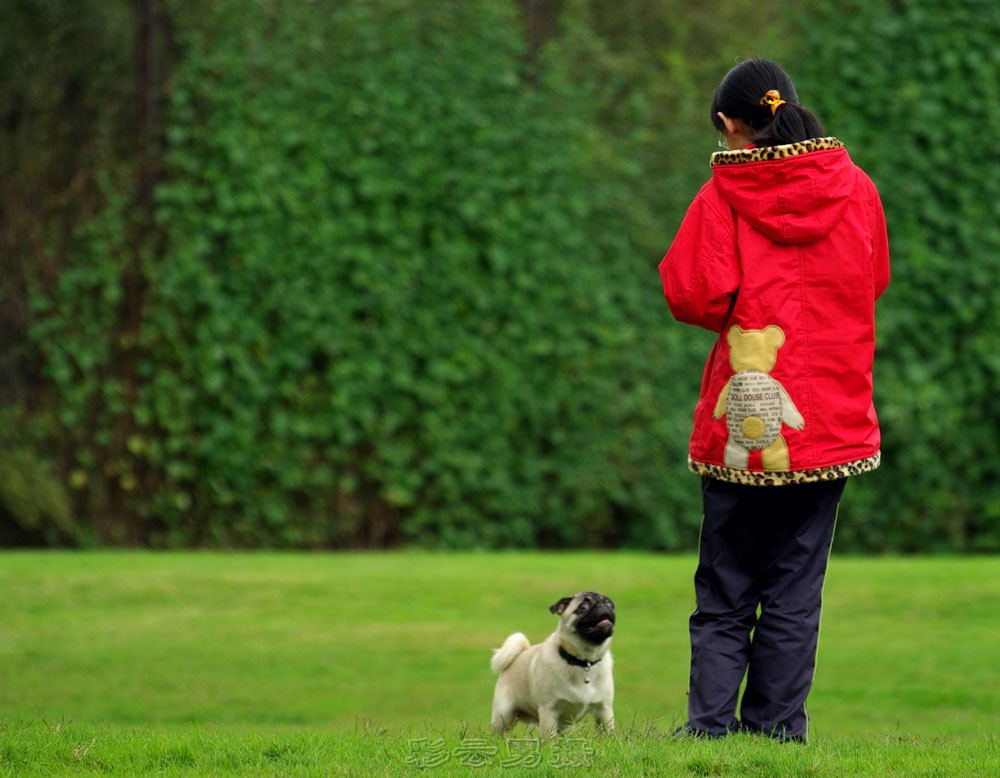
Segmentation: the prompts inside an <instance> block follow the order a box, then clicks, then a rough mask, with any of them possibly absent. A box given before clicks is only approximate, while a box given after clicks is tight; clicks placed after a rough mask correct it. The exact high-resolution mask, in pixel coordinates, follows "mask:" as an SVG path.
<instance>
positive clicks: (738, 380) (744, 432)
mask: <svg viewBox="0 0 1000 778" xmlns="http://www.w3.org/2000/svg"><path fill="white" fill-rule="evenodd" d="M726 342H727V343H728V344H729V362H730V364H731V365H732V368H733V370H734V371H735V374H734V375H733V377H732V378H730V379H729V380H728V381H727V382H726V385H725V386H723V387H722V391H721V392H720V393H719V399H718V401H717V402H716V404H715V410H714V411H713V413H712V415H713V417H714V418H716V419H721V418H722V417H723V416H725V417H726V426H727V427H728V430H729V437H728V439H727V441H726V450H725V463H726V466H727V467H732V468H736V469H740V470H746V469H747V468H748V466H749V462H750V452H751V451H760V452H761V466H762V467H763V469H764V470H768V471H776V472H777V471H786V470H788V469H789V457H788V445H787V444H786V443H785V439H784V437H782V435H781V425H782V424H783V423H784V424H787V425H788V426H789V427H791V428H792V429H796V430H800V429H803V428H804V427H805V420H804V419H803V418H802V414H801V413H799V410H798V408H796V407H795V403H794V402H792V398H791V397H789V396H788V392H787V391H785V388H784V387H783V386H782V385H781V384H780V383H778V381H776V380H775V379H774V378H772V377H771V376H770V375H769V374H770V372H771V370H772V369H773V368H774V363H775V362H776V361H777V358H778V349H779V348H781V346H782V345H783V344H784V342H785V333H784V332H783V331H782V330H781V328H780V327H778V326H776V325H773V324H772V325H769V326H767V327H765V328H764V329H762V330H744V329H742V328H741V327H739V326H733V327H730V329H729V332H728V333H727V334H726Z"/></svg>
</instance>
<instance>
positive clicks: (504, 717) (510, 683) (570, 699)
mask: <svg viewBox="0 0 1000 778" xmlns="http://www.w3.org/2000/svg"><path fill="white" fill-rule="evenodd" d="M549 610H550V611H551V612H552V613H555V614H557V615H558V616H559V625H558V627H557V628H556V631H555V632H553V633H552V634H551V635H549V637H548V638H547V639H546V640H545V641H544V642H543V643H538V644H536V645H531V643H530V642H529V641H528V638H526V637H525V636H524V635H523V634H522V633H520V632H515V633H514V634H513V635H511V636H510V637H509V638H507V640H505V641H504V644H503V646H501V647H500V648H499V649H496V650H495V651H494V653H493V659H492V661H491V662H490V668H491V669H492V670H493V672H495V673H499V674H500V678H499V679H498V680H497V685H496V689H495V690H494V693H493V718H492V725H493V729H494V731H496V732H506V731H507V730H509V729H510V728H511V727H513V726H514V724H515V723H516V722H517V721H518V720H521V721H528V722H532V723H535V724H537V725H538V729H539V732H540V733H541V735H542V736H543V737H551V736H553V735H556V734H558V733H559V732H560V731H562V730H563V729H565V728H566V727H567V726H569V725H570V724H572V723H574V722H576V721H578V720H579V719H581V718H583V717H584V716H585V715H586V714H587V713H592V714H593V716H594V718H595V719H596V721H597V723H598V725H599V726H601V727H603V728H604V729H605V730H607V731H609V732H610V731H611V730H613V729H614V712H613V708H612V706H613V703H614V696H615V684H614V679H613V678H612V675H611V669H612V659H611V634H612V633H613V632H614V629H615V604H614V603H613V602H611V600H610V599H608V598H607V597H605V596H604V595H603V594H600V593H598V592H580V593H579V594H576V595H574V596H572V597H563V598H562V599H561V600H559V602H557V603H555V604H554V605H552V606H551V607H550V608H549Z"/></svg>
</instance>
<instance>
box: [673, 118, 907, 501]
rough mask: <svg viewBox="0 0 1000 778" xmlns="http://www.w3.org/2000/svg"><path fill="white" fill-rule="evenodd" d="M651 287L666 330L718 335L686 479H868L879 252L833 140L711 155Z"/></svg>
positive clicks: (884, 246) (875, 448)
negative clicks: (668, 321)
mask: <svg viewBox="0 0 1000 778" xmlns="http://www.w3.org/2000/svg"><path fill="white" fill-rule="evenodd" d="M660 276H661V278H662V280H663V290H664V294H665V295H666V298H667V302H668V303H669V305H670V310H671V311H672V312H673V314H674V316H675V317H676V318H677V319H678V321H682V322H686V323H688V324H694V325H697V326H699V327H705V328H707V329H709V330H712V331H713V332H718V333H720V336H719V339H718V340H717V341H716V343H715V346H714V347H713V349H712V352H711V354H709V357H708V362H707V364H706V366H705V372H704V376H703V378H702V384H701V396H700V398H699V400H698V404H697V406H696V408H695V414H694V430H693V432H692V435H691V447H690V466H691V469H692V470H694V471H695V472H698V473H701V474H702V475H708V476H711V477H713V478H718V479H721V480H726V481H732V482H735V483H747V484H759V485H770V484H785V483H793V482H795V483H801V482H808V481H819V480H826V479H832V478H839V477H842V476H847V475H853V474H856V473H861V472H865V471H868V470H874V469H875V468H876V467H878V465H879V456H880V454H879V446H880V434H879V426H878V419H877V418H876V416H875V407H874V405H873V404H872V359H873V357H874V352H875V301H876V300H877V299H878V297H879V296H880V295H881V294H882V292H883V291H884V290H885V288H886V286H887V285H888V283H889V246H888V240H887V237H886V227H885V216H884V214H883V212H882V203H881V201H880V200H879V196H878V192H877V191H876V189H875V185H874V184H873V183H872V182H871V179H869V178H868V176H867V175H865V173H864V172H863V171H862V170H861V169H860V168H858V167H857V166H856V165H855V164H854V163H853V162H852V161H851V158H850V156H849V155H848V153H847V149H845V148H844V147H843V145H842V144H841V143H840V142H839V141H837V140H836V139H834V138H820V139H814V140H809V141H804V142H802V143H796V144H792V145H788V146H772V147H762V148H750V149H743V150H738V151H724V152H719V153H716V154H714V155H712V178H711V179H710V180H709V181H708V182H707V183H706V184H705V185H704V186H703V187H702V189H701V191H700V192H699V193H698V195H697V197H695V199H694V202H692V203H691V205H690V207H689V208H688V211H687V214H686V215H685V217H684V221H683V222H682V224H681V226H680V229H679V230H678V232H677V236H676V237H675V238H674V241H673V244H672V245H671V246H670V249H669V251H667V254H666V256H665V257H664V258H663V261H662V262H661V263H660Z"/></svg>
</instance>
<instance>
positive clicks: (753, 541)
mask: <svg viewBox="0 0 1000 778" xmlns="http://www.w3.org/2000/svg"><path fill="white" fill-rule="evenodd" d="M845 483H846V479H840V480H837V481H824V482H819V483H812V484H793V485H788V486H741V485H737V484H730V483H726V482H723V481H717V480H713V479H710V478H703V480H702V494H703V498H704V508H705V516H704V520H703V523H702V530H701V542H700V550H699V560H698V570H697V572H696V573H695V595H696V597H697V609H696V610H695V612H694V613H693V614H692V615H691V622H690V629H691V683H690V689H689V697H688V723H687V727H688V728H689V729H691V730H693V731H694V732H696V733H700V734H708V735H723V734H726V733H727V732H732V731H734V730H737V729H743V730H750V731H755V732H763V733H765V734H768V735H772V736H774V737H778V738H781V739H788V740H805V738H806V732H807V728H808V718H807V715H806V708H805V702H806V697H807V696H808V694H809V689H810V688H811V687H812V680H813V673H814V671H815V667H816V648H817V645H818V641H819V619H820V607H821V602H822V594H823V579H824V577H825V576H826V566H827V561H828V560H829V556H830V546H831V543H832V542H833V531H834V526H835V524H836V519H837V505H838V503H839V502H840V497H841V495H842V494H843V491H844V485H845ZM744 676H746V689H745V691H744V693H743V700H742V702H741V703H740V706H739V707H740V710H739V714H740V716H739V719H737V710H736V709H737V701H738V698H739V691H740V684H741V683H742V681H743V678H744Z"/></svg>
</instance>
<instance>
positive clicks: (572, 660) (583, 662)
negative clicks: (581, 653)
mask: <svg viewBox="0 0 1000 778" xmlns="http://www.w3.org/2000/svg"><path fill="white" fill-rule="evenodd" d="M559 656H561V657H562V658H563V660H564V661H565V662H566V663H567V664H571V665H573V667H582V668H583V670H584V673H585V675H584V676H583V682H584V683H590V668H591V667H593V666H594V665H596V664H597V663H598V662H600V661H601V659H603V658H604V657H601V659H595V660H594V661H593V662H591V661H590V660H588V659H580V657H578V656H573V655H572V654H571V653H570V652H569V651H567V650H566V649H565V648H563V647H562V646H559Z"/></svg>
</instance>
